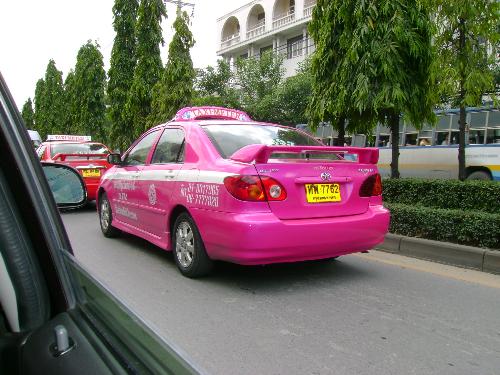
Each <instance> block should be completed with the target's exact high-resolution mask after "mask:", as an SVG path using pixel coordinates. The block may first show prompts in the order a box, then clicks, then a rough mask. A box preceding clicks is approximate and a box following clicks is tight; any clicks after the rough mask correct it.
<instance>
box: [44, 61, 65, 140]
mask: <svg viewBox="0 0 500 375" xmlns="http://www.w3.org/2000/svg"><path fill="white" fill-rule="evenodd" d="M44 81H45V88H44V95H43V102H44V108H45V111H46V126H47V129H48V130H49V131H50V132H52V133H60V132H62V127H63V121H64V87H63V79H62V72H61V71H60V70H57V68H56V63H55V62H54V60H50V61H49V64H48V65H47V70H46V72H45V79H44Z"/></svg>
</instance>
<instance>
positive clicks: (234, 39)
mask: <svg viewBox="0 0 500 375" xmlns="http://www.w3.org/2000/svg"><path fill="white" fill-rule="evenodd" d="M239 42H240V34H233V35H229V36H227V37H225V38H223V39H222V43H221V49H224V48H228V47H230V46H232V45H233V44H236V43H239Z"/></svg>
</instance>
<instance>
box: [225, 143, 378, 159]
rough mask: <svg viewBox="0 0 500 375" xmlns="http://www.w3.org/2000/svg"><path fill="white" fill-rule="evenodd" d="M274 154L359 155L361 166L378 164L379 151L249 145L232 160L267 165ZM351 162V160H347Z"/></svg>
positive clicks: (356, 148) (232, 157) (234, 155)
mask: <svg viewBox="0 0 500 375" xmlns="http://www.w3.org/2000/svg"><path fill="white" fill-rule="evenodd" d="M273 153H297V154H302V155H304V158H306V159H307V158H308V157H307V155H308V154H315V153H321V154H325V153H332V154H337V155H338V156H340V157H341V158H342V159H344V157H345V156H347V155H352V154H355V155H357V158H356V159H357V160H356V161H357V162H358V163H360V164H377V162H378V155H379V150H378V148H370V147H340V146H339V147H335V146H266V145H262V144H256V145H248V146H245V147H243V148H241V149H239V150H238V151H236V152H235V153H234V154H233V155H231V157H230V159H231V160H234V161H240V162H243V163H252V162H255V163H267V162H268V160H269V159H270V157H271V155H272V154H273ZM345 159H346V160H351V159H350V158H347V157H346V158H345Z"/></svg>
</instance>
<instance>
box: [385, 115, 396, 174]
mask: <svg viewBox="0 0 500 375" xmlns="http://www.w3.org/2000/svg"><path fill="white" fill-rule="evenodd" d="M388 120H389V126H390V128H391V147H392V159H391V160H392V161H391V178H399V114H398V113H395V112H391V113H390V114H389V119H388Z"/></svg>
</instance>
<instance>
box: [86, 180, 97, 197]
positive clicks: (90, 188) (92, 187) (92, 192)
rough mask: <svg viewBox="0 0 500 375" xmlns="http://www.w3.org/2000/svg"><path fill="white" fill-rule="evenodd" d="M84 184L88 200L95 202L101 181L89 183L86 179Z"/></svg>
mask: <svg viewBox="0 0 500 375" xmlns="http://www.w3.org/2000/svg"><path fill="white" fill-rule="evenodd" d="M83 182H85V186H86V187H87V199H88V200H89V201H93V200H95V199H96V193H97V188H98V187H99V181H89V180H87V179H85V178H84V179H83Z"/></svg>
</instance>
